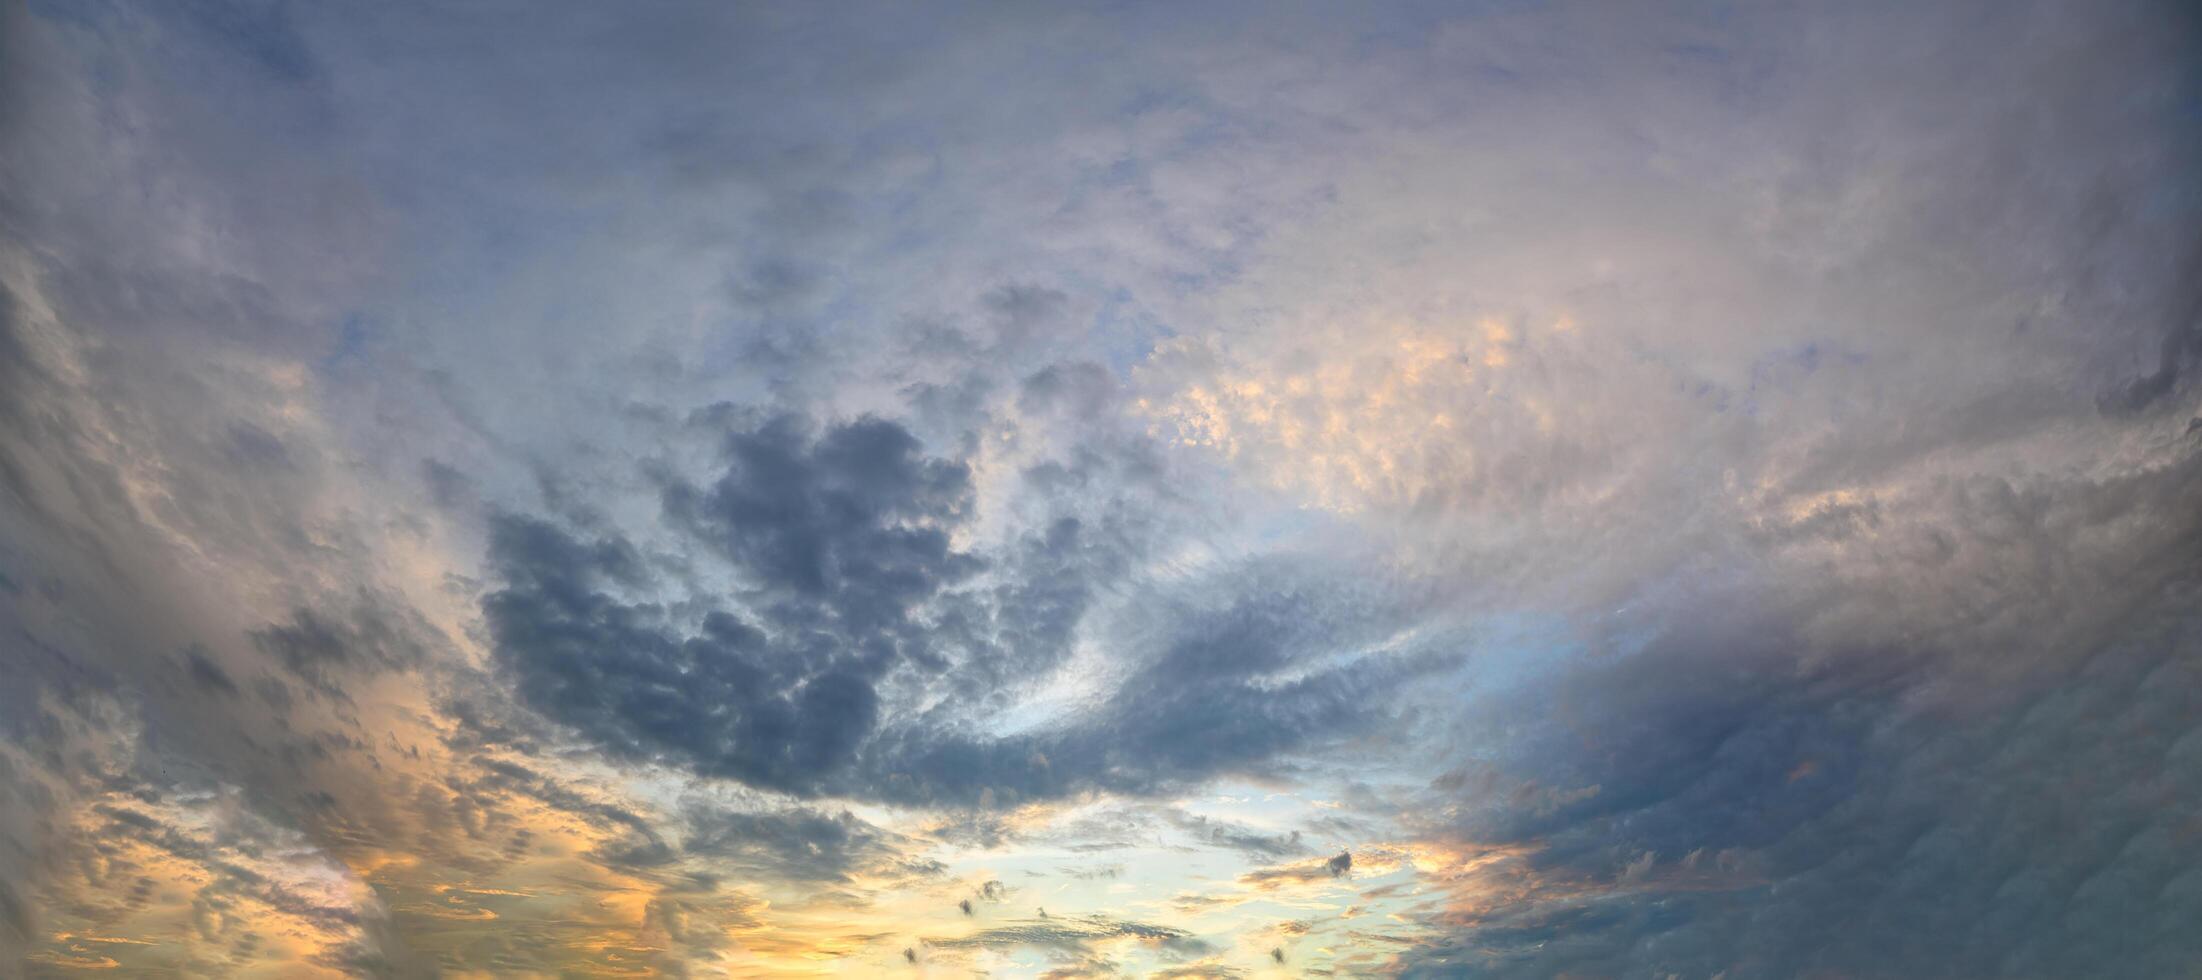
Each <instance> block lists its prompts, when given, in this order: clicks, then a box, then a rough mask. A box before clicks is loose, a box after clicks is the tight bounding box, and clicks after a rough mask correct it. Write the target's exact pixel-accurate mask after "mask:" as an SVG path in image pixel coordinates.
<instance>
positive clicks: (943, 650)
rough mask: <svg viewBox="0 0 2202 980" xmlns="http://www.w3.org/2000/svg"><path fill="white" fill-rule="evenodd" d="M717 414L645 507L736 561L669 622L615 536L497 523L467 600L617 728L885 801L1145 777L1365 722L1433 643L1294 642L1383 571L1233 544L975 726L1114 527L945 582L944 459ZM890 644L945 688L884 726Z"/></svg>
mask: <svg viewBox="0 0 2202 980" xmlns="http://www.w3.org/2000/svg"><path fill="white" fill-rule="evenodd" d="M723 417H724V418H726V419H729V420H733V419H738V418H739V413H734V414H727V415H724V416H723ZM734 424H736V425H737V427H736V429H735V431H734V432H733V433H732V434H731V435H729V437H728V438H727V442H726V447H727V448H726V454H725V464H726V470H725V472H724V474H723V475H722V476H720V477H719V479H717V480H716V481H714V482H713V483H712V484H710V485H709V486H708V487H697V486H693V485H690V484H687V483H685V482H682V481H680V480H679V479H678V478H675V477H666V478H664V479H666V481H667V489H666V490H665V491H664V513H665V516H666V521H667V524H668V525H669V526H670V528H671V529H673V530H675V531H677V532H679V534H680V535H681V536H682V537H683V539H685V540H687V541H691V542H694V543H695V544H696V545H697V546H699V547H701V548H702V549H703V550H705V551H706V552H707V553H712V554H715V555H716V556H717V557H718V558H720V559H723V560H724V561H725V562H726V563H727V565H728V566H729V567H730V569H731V570H732V571H733V573H734V574H735V576H736V585H735V586H734V588H733V589H732V590H731V591H730V594H729V595H728V597H727V600H726V601H725V602H724V603H723V608H722V607H720V605H718V604H714V603H713V602H712V601H711V600H710V599H708V598H706V599H704V606H705V608H707V609H709V610H710V611H708V612H706V613H704V614H702V616H701V617H700V619H699V620H697V621H696V622H695V625H693V626H686V625H684V624H682V623H681V622H680V621H679V617H678V615H677V614H676V611H675V609H674V607H673V606H672V605H668V604H664V603H662V602H660V601H652V600H650V599H648V598H646V597H647V596H649V595H650V594H651V590H652V589H653V588H655V587H657V583H656V582H655V580H654V579H653V578H652V576H651V573H650V572H649V570H648V569H647V567H646V564H647V563H646V562H645V560H644V559H643V558H642V556H641V554H640V552H639V551H638V550H637V549H636V548H635V546H634V545H632V544H631V543H629V542H628V541H627V540H625V539H624V538H623V537H619V536H616V535H608V536H604V537H600V538H597V539H596V540H593V541H590V540H584V539H583V537H581V536H577V534H576V533H575V532H570V531H568V530H565V529H562V528H560V527H558V526H555V525H553V524H550V523H547V522H544V521H541V520H537V519H533V518H524V517H517V516H511V515H506V516H501V517H498V518H496V519H495V520H494V522H493V528H492V534H491V545H490V564H491V566H492V567H493V568H494V569H495V570H496V571H497V573H498V574H499V575H500V576H501V578H502V579H503V581H504V587H503V588H502V589H500V590H499V591H497V592H494V593H492V594H491V595H490V596H488V597H487V598H486V599H485V600H484V604H483V609H484V612H485V614H486V616H487V618H488V621H489V623H490V625H491V628H492V632H493V634H494V636H495V639H496V648H497V651H498V656H499V659H500V660H501V662H502V663H503V664H504V665H505V667H506V668H507V669H508V670H510V671H511V672H512V675H513V676H514V678H515V680H516V681H517V683H518V689H519V691H520V693H521V695H522V697H523V698H524V699H525V700H526V701H527V702H528V703H530V704H532V705H534V706H535V707H537V708H539V709H541V710H543V711H544V712H546V713H547V714H549V715H550V716H552V717H554V718H556V719H558V720H560V721H562V722H565V723H567V724H569V725H572V726H574V727H575V728H577V729H579V730H580V731H581V732H583V733H584V734H585V735H587V736H589V737H591V738H592V739H594V740H596V741H598V742H599V743H600V744H603V745H605V746H607V747H609V748H611V749H612V750H614V751H615V752H619V753H621V754H627V755H637V756H643V757H650V758H663V759H667V760H669V761H674V762H677V763H680V764H682V765H685V766H689V767H692V768H694V769H695V770H696V771H698V772H702V773H705V774H709V775H717V776H729V777H733V778H737V779H741V780H743V781H745V782H748V783H750V784H752V785H756V786H761V787H769V788H776V789H785V790H791V791H795V792H799V793H815V792H821V791H827V790H830V791H833V792H840V793H849V794H852V795H859V796H871V797H879V798H886V799H893V800H901V801H906V802H933V803H954V804H958V805H968V804H971V803H975V802H979V801H981V800H982V799H991V800H994V801H995V802H997V803H999V804H1001V805H1009V804H1011V803H1013V802H1015V801H1017V800H1023V799H1037V798H1047V797H1055V796H1061V795H1064V794H1068V793H1074V792H1078V791H1082V790H1086V789H1094V788H1108V789H1115V790H1121V791H1129V792H1135V793H1148V792H1153V791H1156V790H1159V789H1161V788H1164V787H1168V786H1174V785H1183V784H1188V783H1191V782H1194V781H1197V780H1200V779H1203V778H1206V777H1208V776H1211V775H1214V774H1217V773H1222V772H1229V771H1239V770H1247V769H1252V768H1258V767H1260V766H1262V765H1264V764H1266V763H1267V762H1269V761H1270V760H1271V759H1273V758H1274V757H1276V756H1277V755H1278V754H1280V753H1282V752H1286V751H1288V750H1291V749H1294V748H1298V747H1301V746H1306V745H1310V744H1315V743H1317V742H1319V741H1321V740H1323V739H1326V738H1331V737H1335V736H1337V735H1340V734H1342V733H1346V732H1352V731H1360V730H1366V729H1368V728H1370V727H1372V726H1374V725H1376V724H1377V723H1378V722H1380V721H1381V720H1382V719H1383V718H1385V717H1386V716H1387V713H1388V710H1387V705H1388V703H1389V697H1388V692H1389V691H1390V690H1391V689H1392V688H1394V687H1395V686H1397V685H1398V684H1401V683H1403V682H1404V681H1405V680H1407V679H1408V678H1410V677H1412V676H1414V675H1415V674H1417V673H1420V672H1426V671H1429V670H1432V669H1435V668H1437V667H1438V666H1441V665H1442V663H1443V662H1445V660H1444V658H1442V657H1433V656H1429V655H1419V654H1418V655H1410V656H1391V655H1379V654H1375V653H1366V654H1364V655H1361V656H1357V657H1353V658H1351V659H1350V660H1347V661H1345V662H1331V663H1328V664H1323V665H1319V666H1314V667H1308V666H1307V661H1310V660H1311V659H1320V658H1324V657H1332V656H1334V655H1335V654H1337V653H1339V652H1340V651H1339V646H1338V645H1339V644H1348V645H1349V649H1350V644H1354V643H1360V644H1370V643H1374V642H1376V641H1378V640H1380V639H1382V637H1383V635H1384V632H1385V631H1387V630H1389V629H1393V628H1396V627H1395V626H1394V625H1393V622H1394V620H1393V619H1391V618H1390V617H1391V616H1393V615H1395V612H1394V607H1395V606H1396V603H1397V602H1398V597H1396V596H1389V595H1383V594H1381V593H1379V592H1377V591H1375V590H1373V589H1370V588H1367V587H1362V588H1354V587H1340V585H1339V583H1337V582H1335V581H1331V580H1326V579H1323V578H1321V577H1319V576H1310V575H1308V574H1306V573H1304V572H1300V571H1287V570H1286V567H1285V566H1284V565H1283V564H1282V563H1278V564H1277V565H1276V566H1275V567H1274V569H1263V568H1255V569H1244V570H1239V571H1238V572H1237V573H1236V574H1235V575H1234V578H1235V579H1239V580H1241V581H1238V582H1234V583H1230V584H1224V585H1223V586H1222V587H1223V588H1225V589H1226V590H1228V591H1227V592H1226V593H1225V598H1223V599H1222V600H1221V604H1220V605H1218V606H1215V607H1213V608H1210V607H1205V606H1199V605H1194V606H1190V607H1188V608H1185V609H1183V610H1182V611H1181V612H1180V613H1179V614H1178V615H1177V617H1176V619H1175V620H1174V621H1173V622H1172V623H1171V625H1169V626H1168V627H1166V628H1165V629H1164V630H1162V631H1160V632H1159V634H1158V635H1153V636H1152V637H1151V638H1148V639H1142V640H1136V641H1135V642H1140V643H1152V644H1157V645H1158V647H1157V648H1156V649H1154V650H1153V652H1152V653H1151V654H1150V655H1148V656H1147V657H1146V661H1145V663H1144V664H1143V665H1142V667H1141V668H1140V670H1138V671H1137V672H1135V673H1134V674H1133V675H1132V676H1131V677H1129V678H1128V679H1127V680H1126V681H1125V683H1124V684H1123V685H1121V686H1120V687H1119V688H1118V689H1116V690H1115V691H1113V692H1111V693H1109V694H1108V696H1107V697H1106V699H1105V700H1104V701H1103V702H1102V703H1101V704H1100V705H1098V707H1097V710H1094V711H1092V712H1090V713H1088V714H1085V715H1082V716H1080V717H1076V718H1073V719H1070V720H1068V721H1066V722H1064V723H1062V724H1059V725H1055V726H1051V727H1049V728H1047V729H1045V730H1043V731H1041V732H1039V733H1036V734H1033V735H1029V736H1021V737H1009V738H986V737H983V736H979V735H975V734H973V733H972V732H971V731H970V729H969V726H970V725H971V724H972V722H973V721H974V720H975V719H973V718H972V715H971V712H972V711H973V710H974V708H978V709H983V708H985V707H988V706H995V707H999V706H1005V705H1006V704H1007V703H1009V700H1010V699H1011V698H1013V694H1012V692H1011V689H1010V688H1009V687H1008V686H1007V685H1008V684H1009V683H1010V682H1013V681H1016V680H1018V679H1021V678H1025V677H1030V676H1033V675H1035V674H1037V673H1040V672H1043V671H1046V670H1049V669H1052V668H1054V667H1055V666H1056V665H1057V664H1058V663H1059V662H1060V660H1061V658H1062V657H1063V655H1064V654H1065V653H1066V652H1067V651H1068V648H1069V645H1070V641H1071V638H1072V634H1073V631H1074V630H1075V629H1076V628H1078V626H1079V625H1080V623H1081V622H1082V620H1083V618H1084V616H1085V615H1086V614H1087V612H1088V611H1089V608H1090V606H1091V603H1092V599H1093V596H1094V595H1095V593H1096V591H1097V590H1099V589H1101V588H1104V587H1107V586H1109V585H1110V584H1111V583H1113V582H1114V581H1116V580H1117V578H1118V577H1119V576H1121V575H1122V574H1123V573H1124V571H1125V569H1126V567H1127V560H1128V557H1129V555H1130V554H1131V552H1130V550H1129V548H1130V546H1129V545H1128V544H1127V543H1126V542H1124V541H1123V540H1122V539H1120V538H1116V537H1113V536H1103V537H1102V538H1101V540H1099V541H1095V540H1093V538H1094V534H1093V532H1092V531H1090V530H1089V529H1088V527H1087V525H1085V524H1083V523H1082V522H1080V521H1078V520H1075V519H1070V518H1064V519H1059V520H1056V521H1054V522H1052V523H1051V524H1049V525H1047V526H1046V527H1045V528H1043V529H1041V530H1037V531H1034V532H1031V533H1029V534H1026V535H1024V536H1021V537H1020V538H1018V539H1016V540H1015V541H1014V542H1013V545H1012V548H1011V550H1010V551H1009V552H1008V553H1007V554H1005V555H1003V556H1001V558H1000V559H999V560H997V561H996V562H995V564H996V565H997V566H998V567H1000V568H1002V569H1004V570H1005V571H1006V573H1007V574H1005V575H1004V576H1001V577H1000V581H998V583H996V584H993V585H991V586H984V585H978V584H973V585H971V586H968V587H967V586H966V585H965V584H964V583H966V582H967V580H970V579H971V578H972V576H974V575H975V574H977V573H978V572H979V571H980V570H982V569H983V568H985V567H986V566H987V564H988V562H987V561H986V560H984V559H982V558H981V557H980V556H976V555H972V554H966V553H963V552H960V551H957V550H955V549H954V548H952V547H951V545H950V540H951V535H952V534H953V533H954V532H955V531H957V529H958V528H959V527H961V526H962V524H963V523H964V521H965V520H966V518H967V511H968V508H969V504H970V494H971V490H970V485H969V482H968V470H967V468H966V467H965V466H963V465H962V464H959V463H954V462H950V461H946V460H941V459H935V458H929V457H926V456H925V455H923V453H922V451H921V447H920V446H919V445H918V443H917V442H916V440H915V439H914V438H913V437H912V436H911V435H910V434H909V432H908V431H907V430H905V429H904V428H902V427H901V426H900V425H897V424H896V423H894V422H890V421H887V420H883V419H877V418H867V419H861V420H858V421H855V422H851V423H847V424H843V425H836V426H830V427H827V428H826V429H824V430H823V431H820V432H816V433H814V432H813V431H812V430H813V427H812V425H811V424H809V423H807V422H805V421H804V420H802V419H800V418H798V417H794V416H788V415H780V416H775V417H771V418H767V419H764V420H761V421H756V422H752V423H750V424H749V425H748V426H747V427H742V426H740V424H739V423H738V422H736V423H734ZM1273 580H1275V581H1274V583H1273ZM621 596H633V598H621ZM731 610H739V612H738V613H737V612H735V611H731ZM1150 632H1153V631H1150ZM1302 668H1307V669H1302ZM898 670H899V671H901V672H902V673H901V674H900V675H898V676H902V677H910V676H915V677H918V678H924V677H931V676H938V677H941V678H944V679H945V681H946V685H947V686H946V688H945V690H946V691H948V692H949V693H951V694H960V696H961V698H962V700H956V701H951V702H948V704H949V705H953V706H960V707H962V708H963V709H964V710H963V713H960V714H948V713H946V711H945V708H943V707H936V708H934V709H933V710H932V711H930V712H928V713H926V714H924V715H920V716H917V717H916V718H915V719H913V720H911V721H905V722H901V723H898V724H894V725H889V726H885V727H881V725H880V720H881V717H882V711H883V708H882V698H883V694H882V691H883V689H884V686H885V685H886V684H887V683H888V682H889V680H890V679H891V678H890V674H891V672H895V671H898ZM1287 675H1290V676H1289V677H1288V679H1281V680H1280V679H1279V678H1280V677H1286V676H1287ZM925 683H926V686H924V687H921V688H920V689H921V690H924V689H931V685H930V682H925ZM875 729H877V731H876V733H875ZM1275 846H1283V845H1275Z"/></svg>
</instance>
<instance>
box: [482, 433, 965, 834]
mask: <svg viewBox="0 0 2202 980" xmlns="http://www.w3.org/2000/svg"><path fill="white" fill-rule="evenodd" d="M726 458H727V470H726V472H725V474H724V475H723V476H722V477H721V478H720V479H719V480H718V481H716V482H715V483H714V484H712V485H711V486H710V487H708V488H697V487H693V486H689V485H687V484H684V483H678V482H675V483H672V484H670V485H668V487H667V489H666V490H665V495H664V496H665V502H664V508H665V513H666V516H667V519H668V521H669V522H670V523H671V524H672V525H673V526H675V527H677V528H679V529H681V530H682V531H684V532H686V533H688V534H690V535H692V536H694V538H695V539H696V540H697V541H698V542H699V543H701V544H702V545H703V546H705V547H706V548H708V549H710V550H712V551H715V552H716V553H717V554H718V555H719V556H720V557H721V558H722V559H724V560H725V561H726V562H727V563H728V564H729V565H730V566H731V567H732V569H733V570H734V572H735V573H736V574H737V575H738V576H739V578H740V582H739V585H738V587H737V589H738V593H739V597H740V599H741V603H740V606H739V607H738V608H741V609H742V610H743V612H744V613H745V614H746V615H747V616H748V617H751V618H749V619H745V618H742V617H740V616H737V615H736V614H734V613H732V612H727V611H724V610H714V611H712V612H710V613H708V614H707V615H705V616H703V617H702V619H701V621H700V623H698V624H697V625H696V626H695V627H694V629H693V631H692V632H687V631H683V630H681V629H679V628H677V627H676V624H675V623H673V622H672V621H671V619H670V616H671V613H670V611H669V610H667V609H665V608H662V607H660V606H658V605H656V604H654V603H650V602H646V601H634V602H623V601H621V600H619V599H617V598H615V597H614V595H613V594H612V593H613V591H614V590H618V589H621V588H626V589H629V590H633V589H637V588H640V587H644V586H646V585H647V584H648V582H647V571H646V569H645V568H644V567H643V563H642V560H641V558H640V557H639V555H638V553H637V552H636V551H635V549H634V547H633V546H632V545H630V544H628V543H627V542H626V541H625V540H623V539H620V538H616V537H606V538H602V539H599V540H597V541H594V542H584V541H582V540H580V539H578V538H576V537H575V536H573V535H572V534H570V533H568V532H567V531H565V530H562V529H560V528H558V527H556V526H554V525H551V524H549V523H546V522H543V521H540V520H535V519H531V518H522V517H515V516H509V515H508V516H499V517H497V518H495V519H494V520H493V527H492V533H491V545H490V562H491V565H492V567H493V568H494V569H495V570H496V571H497V572H498V574H499V575H500V576H501V578H502V579H503V580H504V583H505V585H504V588H503V589H501V590H500V591H498V592H495V593H493V594H492V595H490V596H489V597H488V598H487V599H485V600H484V603H483V609H484V612H485V613H486V615H487V617H488V620H489V623H490V626H491V629H492V631H493V633H494V635H495V639H496V648H497V651H498V655H499V657H500V659H501V661H502V662H503V663H504V665H505V666H506V668H507V669H508V670H510V671H511V672H512V674H513V676H514V677H515V678H516V680H517V681H518V683H519V690H520V693H521V696H522V697H523V698H524V699H525V700H527V701H528V702H529V703H531V704H533V705H534V706H536V707H537V708H539V709H541V710H543V711H544V712H546V713H548V714H549V715H551V716H552V717H554V718H556V719H558V720H560V721H563V722H565V723H567V724H570V725H573V726H575V727H577V728H579V729H581V730H582V731H583V732H584V733H585V734H587V735H589V736H591V737H592V738H595V739H597V740H599V741H600V742H602V743H604V744H606V745H607V746H609V747H611V748H613V749H614V750H616V751H619V752H622V753H625V754H634V755H644V756H651V757H667V758H670V759H672V760H674V761H678V762H680V763H683V764H686V765H690V766H693V767H695V768H696V769H697V770H699V771H701V772H705V773H708V774H712V775H720V776H732V777H735V778H739V779H742V780H744V781H746V782H749V783H751V784H754V785H759V786H769V787H775V788H782V789H792V790H796V791H801V792H808V791H814V790H815V789H816V788H817V787H818V786H819V785H820V784H821V783H822V782H823V781H825V780H827V779H829V778H831V777H833V776H834V775H835V774H836V773H837V772H838V771H839V770H841V769H842V768H844V767H845V766H847V765H848V763H849V762H850V761H851V760H852V759H853V757H854V755H855V752H856V750H857V748H858V746H860V745H861V744H862V743H863V742H864V740H865V739H866V738H867V737H868V735H869V734H870V732H871V731H872V728H873V727H874V725H875V724H876V721H877V717H878V712H879V696H878V693H877V691H876V689H875V688H876V685H877V684H878V682H879V679H880V678H881V676H882V675H884V674H885V673H886V672H887V671H889V670H891V669H893V668H896V667H898V666H902V665H903V664H905V663H916V664H919V665H921V666H922V665H937V664H938V663H940V662H941V661H940V657H941V655H940V654H939V653H937V652H936V651H935V650H934V649H933V642H932V640H931V638H930V636H929V635H928V633H927V631H926V630H925V629H924V626H923V624H922V623H921V622H920V621H919V620H918V619H917V618H915V614H916V612H917V609H918V607H919V606H921V605H922V604H924V603H926V602H927V601H929V600H931V599H932V598H934V596H936V595H937V594H938V593H940V592H941V591H942V590H943V589H944V588H946V587H948V586H949V585H951V584H953V583H955V582H957V581H960V580H961V579H963V578H966V577H968V576H969V575H970V574H972V573H973V572H975V571H976V570H977V569H978V567H979V562H978V560H977V559H975V558H973V557H971V556H969V555H966V554H963V553H960V552H957V551H955V550H953V549H952V548H951V547H950V545H949V534H950V532H951V531H952V530H953V529H954V527H955V525H956V523H957V522H958V521H959V520H960V519H961V517H962V514H963V512H964V509H965V508H966V507H967V505H968V499H969V495H970V488H969V484H968V477H967V475H966V473H965V471H964V469H963V468H962V467H961V466H960V465H958V464H953V463H949V462H945V461H941V460H937V459H929V458H926V457H924V456H923V455H922V454H921V453H920V452H919V447H918V445H917V443H916V441H915V440H914V439H913V438H912V437H911V436H910V435H909V433H908V432H906V431H905V430H903V429H902V428H901V427H899V426H897V425H895V424H893V423H891V422H886V421H883V420H878V419H862V420H858V421H856V422H852V423H849V424H846V425H840V426H835V427H832V428H830V429H829V430H827V431H826V432H824V433H822V434H819V435H817V436H815V437H814V436H813V435H812V434H811V433H810V432H809V431H808V430H807V426H806V425H805V423H803V422H802V421H801V420H799V419H797V418H795V417H792V416H784V415H783V416H779V417H776V418H772V419H769V420H766V421H764V422H762V423H761V424H758V425H757V426H756V427H754V428H751V429H743V430H738V431H736V432H735V433H733V434H731V435H730V436H729V437H728V440H727V447H726Z"/></svg>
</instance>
